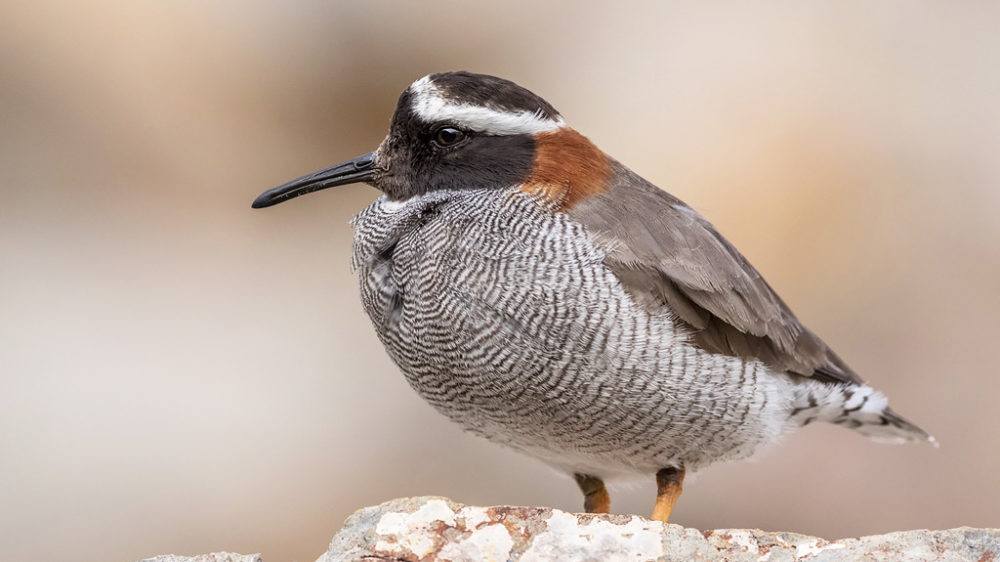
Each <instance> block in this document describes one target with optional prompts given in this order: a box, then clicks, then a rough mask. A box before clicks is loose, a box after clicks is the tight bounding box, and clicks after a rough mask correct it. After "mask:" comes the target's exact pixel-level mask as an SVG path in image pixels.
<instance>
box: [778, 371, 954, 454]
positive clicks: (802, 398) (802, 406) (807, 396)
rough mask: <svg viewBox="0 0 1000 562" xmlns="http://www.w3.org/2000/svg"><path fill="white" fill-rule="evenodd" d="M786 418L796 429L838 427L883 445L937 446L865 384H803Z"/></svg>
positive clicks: (930, 438)
mask: <svg viewBox="0 0 1000 562" xmlns="http://www.w3.org/2000/svg"><path fill="white" fill-rule="evenodd" d="M789 418H790V419H791V421H792V422H793V423H796V424H798V425H807V424H809V423H812V422H814V421H823V422H828V423H832V424H836V425H841V426H844V427H847V428H850V429H853V430H855V431H857V432H858V433H860V434H862V435H864V436H865V437H868V438H870V439H872V440H874V441H878V442H882V443H914V442H924V441H926V442H929V443H931V444H933V445H934V446H937V441H936V440H935V439H934V438H933V437H931V436H930V435H929V434H928V433H927V432H926V431H924V430H922V429H920V428H919V427H917V426H916V425H914V424H913V423H911V422H909V421H907V420H906V419H904V418H903V417H902V416H900V415H899V414H897V413H896V412H893V411H892V409H890V408H889V401H888V400H887V399H886V397H885V395H883V394H882V393H881V392H879V391H877V390H875V389H873V388H872V387H870V386H868V385H866V384H853V383H843V384H830V383H824V382H818V381H806V382H805V383H804V384H800V385H799V386H798V388H797V392H796V394H795V399H794V400H793V403H792V410H791V413H790V415H789Z"/></svg>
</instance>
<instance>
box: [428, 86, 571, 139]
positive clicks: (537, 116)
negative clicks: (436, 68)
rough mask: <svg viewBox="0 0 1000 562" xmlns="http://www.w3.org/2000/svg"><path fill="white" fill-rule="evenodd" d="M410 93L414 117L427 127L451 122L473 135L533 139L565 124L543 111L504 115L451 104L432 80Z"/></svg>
mask: <svg viewBox="0 0 1000 562" xmlns="http://www.w3.org/2000/svg"><path fill="white" fill-rule="evenodd" d="M410 91H411V92H412V93H413V111H414V113H416V114H417V115H418V116H419V117H420V118H421V119H423V120H424V121H427V122H428V123H435V122H437V121H451V122H453V123H455V125H458V126H462V127H466V128H468V129H470V130H472V131H477V132H480V133H487V134H491V135H518V134H529V135H534V134H536V133H543V132H547V131H555V130H556V129H559V128H561V127H563V126H564V125H565V124H566V122H565V121H563V119H562V117H556V118H555V119H549V118H547V117H544V116H543V115H542V112H541V109H539V110H538V111H536V112H530V111H504V110H498V109H492V108H489V107H484V106H481V105H471V104H466V103H458V102H454V101H451V100H448V99H446V98H445V97H444V95H443V94H442V93H441V91H440V90H439V89H438V87H437V86H435V85H434V82H432V81H431V79H430V77H429V76H424V77H423V78H421V79H420V80H417V81H416V82H414V83H413V84H411V85H410Z"/></svg>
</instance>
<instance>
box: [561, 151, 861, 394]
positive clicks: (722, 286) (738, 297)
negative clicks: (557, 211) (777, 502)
mask: <svg viewBox="0 0 1000 562" xmlns="http://www.w3.org/2000/svg"><path fill="white" fill-rule="evenodd" d="M613 168H614V170H613V174H612V178H613V179H612V185H611V186H610V188H609V189H608V190H607V191H605V192H603V193H598V194H595V195H593V196H590V197H587V198H585V199H583V200H581V201H579V202H578V203H577V204H576V205H574V206H573V207H571V208H570V209H569V210H568V211H567V212H568V213H569V215H570V216H572V217H573V218H574V219H575V220H577V221H579V222H580V223H582V224H583V225H584V226H585V227H586V228H587V229H588V230H589V231H590V232H592V233H593V234H594V235H595V236H597V237H598V238H599V239H602V240H604V241H605V242H607V243H608V246H609V247H610V250H609V251H608V254H607V257H606V258H605V265H607V266H608V267H609V268H610V269H611V271H613V272H614V273H615V274H616V275H617V276H618V278H619V280H620V281H621V282H622V284H623V285H624V286H625V288H626V290H628V291H629V292H630V293H631V294H632V295H633V296H634V297H636V298H637V299H638V300H640V301H643V302H650V301H652V302H653V305H654V306H657V305H661V306H662V305H666V306H668V307H669V308H670V309H671V310H672V311H673V312H674V313H675V314H677V316H679V317H680V318H681V319H682V320H683V321H684V322H686V323H687V324H689V325H690V326H691V328H692V329H693V341H694V342H695V343H696V344H697V345H699V346H701V347H703V348H704V349H707V350H709V351H712V352H715V353H724V354H726V355H733V356H738V357H747V358H750V357H752V358H757V359H759V360H760V361H762V362H764V363H765V364H767V365H769V366H771V367H773V368H777V369H780V370H783V371H787V372H790V373H795V374H799V375H803V376H810V377H816V378H818V379H823V380H828V381H844V382H848V381H850V382H858V383H860V382H861V379H860V378H859V377H858V376H857V375H856V374H855V373H854V372H853V371H851V369H850V368H849V367H847V365H845V364H844V363H843V361H841V360H840V358H838V357H837V356H836V354H834V353H833V351H831V350H830V348H829V347H827V346H826V344H825V343H823V341H822V340H820V339H819V337H817V336H816V335H815V334H813V333H812V332H810V331H809V330H808V329H807V328H806V327H805V326H803V325H802V324H801V323H800V322H799V321H798V319H797V318H796V317H795V315H794V314H792V312H791V310H789V308H788V306H787V305H786V304H785V303H784V302H783V301H782V300H781V299H780V298H779V297H778V295H777V294H775V292H774V290H773V289H771V287H770V285H768V284H767V282H766V281H765V280H764V278H763V277H761V275H760V273H758V272H757V270H756V269H754V267H753V266H752V265H750V263H749V262H747V260H746V258H744V257H743V256H742V255H741V254H740V253H739V252H738V251H737V250H736V248H734V247H733V246H732V244H730V243H729V242H728V241H727V240H726V239H725V238H723V237H722V235H720V234H719V233H718V232H717V231H716V230H715V228H714V227H713V226H712V225H711V224H710V223H709V222H708V221H706V220H705V219H704V218H702V217H701V216H700V215H699V214H698V213H696V212H695V211H694V210H693V209H691V208H690V207H688V206H687V205H685V204H684V203H683V202H682V201H680V200H679V199H677V198H675V197H673V196H672V195H670V194H668V193H666V192H664V191H662V190H660V189H659V188H657V187H656V186H654V185H652V184H651V183H649V182H647V181H646V180H644V179H642V178H641V177H639V176H638V175H636V174H635V173H634V172H632V171H631V170H629V169H628V168H625V167H624V166H622V165H621V164H619V163H617V162H615V163H614V164H613Z"/></svg>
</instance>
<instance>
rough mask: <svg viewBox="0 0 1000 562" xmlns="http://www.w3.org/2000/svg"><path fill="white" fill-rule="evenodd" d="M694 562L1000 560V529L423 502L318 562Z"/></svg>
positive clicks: (366, 514)
mask: <svg viewBox="0 0 1000 562" xmlns="http://www.w3.org/2000/svg"><path fill="white" fill-rule="evenodd" d="M694 559H698V560H727V561H728V560H733V561H740V560H752V561H754V562H764V561H766V562H782V561H786V560H809V561H815V562H822V561H825V560H859V559H863V560H948V561H951V560H973V561H979V562H987V561H990V562H992V561H997V562H1000V529H973V528H968V527H962V528H958V529H951V530H948V531H924V530H921V531H903V532H899V533H889V534H887V535H877V536H870V537H861V538H858V539H844V540H838V541H828V540H825V539H821V538H818V537H810V536H806V535H798V534H795V533H768V532H764V531H759V530H750V529H718V530H715V531H698V530H696V529H687V528H684V527H681V526H679V525H668V524H664V523H660V522H659V521H650V520H648V519H644V518H642V517H639V516H635V515H591V514H579V513H566V512H564V511H560V510H558V509H548V508H539V507H508V506H498V507H475V506H466V505H462V504H458V503H455V502H452V501H451V500H448V499H446V498H436V497H421V498H405V499H398V500H393V501H390V502H386V503H383V504H382V505H379V506H375V507H367V508H364V509H362V510H360V511H357V512H356V513H354V515H352V516H350V517H349V518H348V519H347V521H346V522H345V524H344V527H343V529H341V530H340V532H339V533H337V535H336V536H335V537H334V538H333V541H332V542H331V543H330V549H329V550H328V551H327V552H326V554H324V555H323V556H321V557H320V558H319V560H318V561H317V562H340V561H355V560H392V561H399V562H402V561H417V560H420V561H426V560H455V561H480V560H482V561H487V560H496V561H500V562H503V561H506V560H511V561H519V562H536V561H550V560H567V561H569V560H573V561H576V560H579V561H590V560H592V561H617V560H623V561H624V560H636V561H639V560H694Z"/></svg>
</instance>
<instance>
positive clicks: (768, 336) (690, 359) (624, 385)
mask: <svg viewBox="0 0 1000 562" xmlns="http://www.w3.org/2000/svg"><path fill="white" fill-rule="evenodd" d="M352 183H366V184H368V185H370V186H373V187H375V188H376V189H378V190H379V191H381V193H382V194H381V195H380V196H379V197H378V198H377V199H375V201H374V202H373V203H372V204H371V205H370V206H369V207H367V208H366V209H364V210H362V211H361V212H360V213H359V214H358V215H357V216H356V217H355V218H354V219H353V221H352V225H353V229H354V241H353V255H352V260H351V261H352V268H353V270H354V271H355V272H356V274H357V278H358V281H359V285H360V293H361V302H362V305H363V308H364V310H365V312H366V313H367V315H368V316H369V318H370V319H371V322H372V325H373V326H374V329H375V333H376V334H377V336H378V338H379V339H380V340H381V342H382V344H383V345H384V347H385V349H386V351H387V353H388V355H389V356H390V357H391V359H392V360H393V361H394V362H395V363H396V365H397V366H398V367H399V369H400V370H401V371H402V373H403V375H404V376H405V378H406V380H407V382H408V383H409V385H410V386H411V387H412V388H413V389H414V390H415V391H416V392H417V393H418V394H419V395H420V396H421V397H422V398H423V399H424V400H426V401H427V402H428V403H430V405H431V406H433V407H434V409H436V410H437V411H438V412H440V413H442V414H444V415H445V416H447V417H448V418H450V419H451V420H452V421H454V422H456V423H458V424H459V425H461V426H462V427H463V428H464V429H465V430H467V431H470V432H472V433H473V434H476V435H479V436H482V437H485V438H486V439H488V440H491V441H493V442H496V443H499V444H501V445H505V446H507V447H510V448H513V449H515V450H517V451H520V452H522V453H525V454H528V455H531V456H533V457H536V458H538V459H540V460H542V461H544V462H545V463H547V464H549V465H550V466H552V467H554V468H556V469H557V470H559V471H560V472H563V473H565V474H567V475H569V476H571V477H572V478H573V479H574V480H575V481H576V483H577V485H578V486H579V488H580V491H581V492H582V494H583V496H584V498H583V504H584V510H585V511H586V512H588V513H608V512H609V511H610V501H611V500H610V494H609V493H608V490H607V487H606V485H605V481H606V480H610V479H615V478H635V477H652V478H655V482H656V487H657V493H656V499H655V501H654V504H653V512H652V519H654V520H659V521H664V522H666V521H668V520H669V518H670V515H671V512H672V511H673V508H674V506H675V504H676V502H677V499H678V497H679V496H680V494H681V490H682V487H683V482H684V477H685V474H686V473H687V472H689V471H697V470H699V469H701V468H704V467H706V466H708V465H710V464H713V463H716V462H721V461H734V460H738V459H744V458H747V457H750V456H752V455H754V454H755V453H757V452H758V451H760V450H762V449H763V448H765V447H766V446H767V445H770V444H772V443H774V442H775V441H777V440H778V439H779V438H780V437H781V436H783V435H785V434H787V433H789V432H790V431H793V430H795V429H797V428H799V427H802V426H805V425H808V424H810V423H813V422H827V423H832V424H835V425H839V426H842V427H845V428H848V429H851V430H854V431H855V432H857V433H860V434H861V435H863V436H866V437H869V438H871V439H873V440H876V441H882V442H891V443H903V442H931V443H935V444H936V442H935V441H934V438H933V437H931V436H930V435H929V434H928V433H927V432H925V431H924V430H922V429H920V428H919V427H917V426H916V425H914V424H913V423H910V422H909V421H907V420H906V419H904V418H903V417H901V416H899V415H898V414H896V413H895V412H894V411H893V410H891V409H890V408H889V406H888V402H887V399H886V397H885V396H884V395H883V394H882V393H881V392H879V391H877V390H875V389H874V388H873V387H871V386H870V385H869V384H867V383H866V382H865V381H863V380H862V379H861V378H860V377H859V376H858V375H857V374H856V373H855V372H854V371H853V370H852V369H851V368H850V367H848V366H847V364H846V363H845V362H844V361H843V360H841V359H840V357H838V356H837V355H836V354H835V353H834V352H833V351H832V350H831V349H830V348H829V347H828V346H827V345H826V344H825V343H824V342H823V341H822V340H821V339H820V338H819V337H818V336H817V335H815V334H814V333H813V332H812V331H810V330H809V329H808V328H806V327H805V326H804V325H803V324H802V323H801V322H800V321H799V320H798V319H797V318H796V316H795V315H794V314H793V313H792V311H791V310H790V308H789V307H788V306H787V305H786V304H785V302H784V301H782V299H781V298H780V297H779V296H778V295H777V294H776V293H775V291H774V290H773V289H772V288H771V286H770V285H769V284H768V283H767V282H766V281H765V280H764V278H763V277H762V276H761V274H760V273H758V271H757V270H756V269H755V268H754V267H753V266H752V265H751V264H750V263H749V262H748V261H747V259H746V258H745V257H744V256H743V255H742V254H741V253H740V252H739V251H737V249H736V248H735V247H734V246H733V245H732V244H731V243H730V242H729V241H728V240H726V239H725V238H724V237H723V236H722V235H721V234H719V232H718V230H717V229H716V228H715V227H714V226H713V225H712V224H711V223H709V222H708V221H707V220H706V219H705V218H703V217H702V216H701V215H700V214H699V213H697V212H696V211H695V210H694V209H692V208H691V207H690V206H688V205H687V204H685V203H684V202H682V201H681V200H680V199H678V198H676V197H674V196H672V195H670V194H669V193H667V192H666V191H664V190H662V189H660V188H658V187H656V186H655V185H653V184H652V183H650V182H649V181H647V180H646V179H644V178H642V177H641V176H639V175H638V174H637V173H635V172H633V171H632V170H631V169H629V168H627V167H626V166H624V165H623V164H621V163H620V162H619V161H617V160H616V159H614V158H612V157H611V156H609V155H607V154H606V153H604V152H603V151H601V150H600V149H599V148H598V147H597V146H596V145H595V144H594V143H593V142H591V141H590V140H589V139H588V138H587V137H585V136H583V135H582V134H581V133H579V132H577V131H576V130H575V129H573V128H572V127H570V126H569V125H568V124H567V123H566V121H565V120H564V118H563V116H562V115H561V114H560V113H559V112H558V111H556V109H555V108H554V107H553V106H552V105H551V104H549V103H548V102H547V101H545V100H544V99H542V98H541V97H539V96H538V95H536V94H535V93H533V92H531V91H530V90H528V89H526V88H524V87H522V86H519V85H518V84H516V83H514V82H512V81H509V80H506V79H503V78H498V77H495V76H489V75H485V74H476V73H471V72H467V71H454V72H442V73H436V74H430V75H427V76H424V77H423V78H420V79H418V80H416V81H415V82H413V83H412V84H410V85H409V86H408V87H407V88H406V89H405V90H404V91H403V92H402V94H401V95H400V97H399V99H398V102H397V104H396V107H395V111H394V113H393V115H392V118H391V122H390V125H389V131H388V134H387V135H386V137H385V139H384V140H383V141H382V142H381V144H380V145H379V146H378V148H377V149H376V150H374V151H372V152H369V153H367V154H364V155H361V156H358V157H357V158H353V159H351V160H347V161H345V162H342V163H340V164H336V165H334V166H332V167H329V168H326V169H323V170H320V171H318V172H315V173H312V174H309V175H306V176H303V177H301V178H298V179H296V180H293V181H290V182H288V183H286V184H283V185H280V186H278V187H276V188H273V189H270V190H267V191H265V192H264V193H262V194H261V195H260V196H259V197H258V198H257V199H256V200H255V201H254V202H253V205H252V206H253V207H254V208H262V207H269V206H272V205H276V204H278V203H282V202H285V201H288V200H290V199H292V198H295V197H298V196H300V195H304V194H307V193H311V192H314V191H318V190H322V189H327V188H331V187H334V186H339V185H345V184H352Z"/></svg>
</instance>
